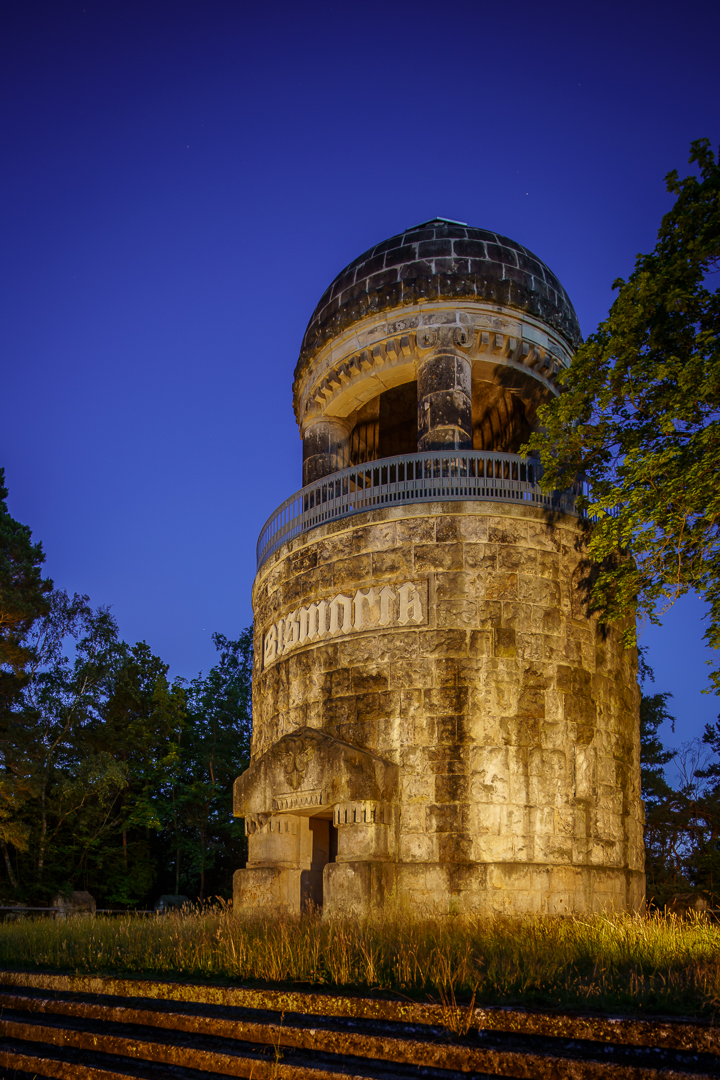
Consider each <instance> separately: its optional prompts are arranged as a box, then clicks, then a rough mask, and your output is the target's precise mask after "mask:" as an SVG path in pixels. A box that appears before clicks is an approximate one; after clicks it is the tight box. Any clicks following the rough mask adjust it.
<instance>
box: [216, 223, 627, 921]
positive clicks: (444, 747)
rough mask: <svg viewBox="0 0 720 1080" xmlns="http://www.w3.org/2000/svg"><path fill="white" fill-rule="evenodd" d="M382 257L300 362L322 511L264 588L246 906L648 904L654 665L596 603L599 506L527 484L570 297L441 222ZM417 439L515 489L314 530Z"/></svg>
mask: <svg viewBox="0 0 720 1080" xmlns="http://www.w3.org/2000/svg"><path fill="white" fill-rule="evenodd" d="M489 237H492V241H491V240H490V239H489ZM423 245H425V248H424V251H423ZM432 245H435V247H434V249H433V248H432ZM463 245H464V247H463ZM473 245H475V246H473ZM378 248H381V249H383V250H382V251H378V249H377V248H376V249H374V250H373V251H372V252H370V253H367V255H366V256H364V257H361V259H359V260H356V261H355V263H354V264H351V268H349V270H347V271H344V272H343V274H342V275H340V276H339V278H338V279H337V282H336V283H334V285H333V286H331V288H330V289H329V290H328V293H326V294H325V297H324V298H323V300H322V301H321V303H320V304H319V305H318V311H317V312H316V314H315V315H314V316H313V319H312V320H311V323H310V326H309V328H308V332H307V333H306V337H305V342H304V344H303V350H302V353H301V359H300V361H299V363H298V368H297V371H296V381H295V405H296V413H297V416H298V421H299V424H300V429H301V433H302V435H303V440H304V450H305V453H304V462H305V464H304V482H305V484H306V485H309V486H308V487H306V488H305V489H304V491H305V497H304V502H303V499H302V498H299V500H298V505H300V506H301V508H304V510H305V512H306V518H305V519H303V520H304V522H305V525H304V526H303V528H302V529H299V530H298V529H296V530H295V533H294V535H291V536H290V535H289V536H288V539H287V540H285V541H283V538H282V534H281V533H279V534H278V535H279V537H280V540H279V541H277V542H276V543H275V546H274V550H271V549H268V551H269V554H268V553H266V554H264V555H263V559H264V561H263V563H262V565H261V566H260V569H259V571H258V575H257V578H256V581H255V585H254V588H253V610H254V615H255V634H256V638H255V672H254V689H253V708H254V732H253V746H252V763H251V766H250V768H249V769H248V770H247V772H246V773H244V774H243V775H242V776H241V777H239V778H238V780H237V782H236V788H235V813H236V814H237V815H238V816H240V817H243V818H244V819H245V823H246V830H247V834H248V838H249V860H248V865H247V867H246V868H245V869H243V870H239V871H238V872H237V873H236V877H235V908H236V911H237V912H238V913H239V914H265V913H269V912H286V913H290V914H299V913H300V912H301V910H302V909H303V907H307V906H308V905H310V904H311V903H313V904H315V905H316V906H322V909H323V913H324V914H326V915H334V914H351V915H358V916H362V915H370V914H378V913H380V912H382V911H385V910H388V909H391V908H393V906H394V905H397V904H399V905H401V906H403V907H406V908H410V909H414V910H416V911H419V912H424V913H438V914H449V913H453V912H457V911H480V912H487V913H499V912H504V913H511V912H551V913H563V912H583V911H591V910H605V909H606V910H625V909H628V908H629V909H635V908H639V907H640V906H641V905H642V903H643V898H644V875H643V859H644V855H643V845H642V803H641V801H640V775H639V719H638V689H637V683H636V657H635V655H634V653H633V652H631V651H627V650H624V649H623V648H622V647H621V645H620V642H619V635H618V633H617V632H616V631H615V630H613V629H611V630H610V631H604V630H603V629H602V628H601V627H599V626H598V624H597V620H596V619H595V618H594V617H593V616H591V615H589V614H588V612H587V609H586V604H585V591H584V582H585V581H586V578H587V564H586V562H585V560H584V556H583V544H584V535H585V532H584V528H585V527H584V525H583V523H582V521H581V519H579V518H578V517H577V516H576V515H575V514H573V513H568V512H561V511H558V510H557V509H556V508H550V509H548V508H547V507H546V506H543V505H537V504H533V502H532V501H531V500H532V499H533V498H535V496H534V495H532V494H531V493H530V494H528V492H529V491H530V486H529V485H527V484H526V485H525V489H526V490H524V491H520V488H521V487H522V485H521V484H520V482H519V479H518V482H517V483H515V484H514V485H513V484H512V483H511V481H512V479H513V477H516V479H517V478H519V477H520V476H521V475H522V476H525V475H526V473H525V472H522V473H521V469H522V470H524V469H525V465H524V464H522V461H521V459H519V458H518V459H517V461H516V460H515V459H514V458H513V456H512V455H514V454H516V452H517V449H518V448H519V446H520V445H521V443H522V441H523V439H524V438H525V436H526V434H527V432H528V431H529V430H531V429H532V427H533V425H534V423H535V412H536V409H537V406H538V404H540V403H541V402H542V401H543V400H546V399H547V397H548V396H549V395H550V394H552V393H554V392H556V390H555V385H554V383H555V376H556V375H557V372H558V371H559V370H560V368H561V367H562V366H564V365H566V364H567V363H569V362H570V359H571V355H572V347H573V346H574V344H575V343H576V342H577V340H578V337H579V333H578V330H577V322H576V320H575V315H574V312H573V310H572V306H571V305H570V302H569V300H568V299H567V297H566V295H565V294H564V292H563V291H562V288H561V286H560V285H559V283H558V282H557V279H555V278H554V277H553V276H552V275H551V273H550V271H548V270H547V268H545V267H543V266H542V264H540V263H539V262H537V261H536V260H534V257H533V256H532V255H531V254H530V253H528V252H526V251H525V249H521V248H519V246H518V245H512V244H511V242H510V241H506V240H504V238H498V237H497V236H495V234H487V233H483V232H482V231H481V230H473V229H468V228H466V227H464V226H459V225H456V224H454V223H447V222H442V221H440V220H438V221H436V222H432V223H428V224H427V225H424V226H420V227H418V228H417V229H415V230H409V231H408V233H406V234H403V235H401V236H400V237H397V238H394V240H392V241H387V242H386V243H385V244H384V245H378ZM453 248H455V249H456V250H458V253H457V255H456V256H454V255H453V254H452V252H453ZM429 249H432V250H435V251H442V252H445V253H446V254H443V255H437V256H435V257H432V256H431V254H430V250H429ZM463 250H470V251H472V252H474V253H475V255H474V257H475V259H476V261H478V262H479V261H480V259H479V255H478V252H479V251H481V250H482V251H484V252H485V254H486V258H485V263H486V264H487V265H485V267H484V270H485V278H483V276H482V273H481V270H482V267H481V268H480V269H478V267H474V268H471V267H470V263H471V262H472V259H471V258H470V256H469V255H462V254H461V252H462V251H463ZM448 251H450V253H451V254H450V255H448V254H447V252H448ZM498 252H501V253H504V254H503V257H504V258H505V259H506V260H511V259H512V258H514V259H515V262H514V263H512V265H510V263H509V262H508V264H507V265H506V264H498V263H497V261H496V260H494V256H495V255H496V254H497V253H498ZM393 253H395V254H393ZM513 253H514V254H513ZM491 256H492V257H491ZM388 258H390V259H391V265H392V268H393V273H395V278H392V274H390V277H389V278H388V279H387V280H385V284H384V285H382V283H381V282H380V283H376V285H377V287H376V286H375V285H373V284H372V278H373V275H375V276H376V277H377V276H378V275H380V277H382V275H383V273H386V271H387V269H388V268H386V267H385V262H386V261H387V259H388ZM401 258H402V259H405V262H404V263H403V262H401V261H397V260H399V259H401ZM522 259H524V260H525V267H524V269H523V268H522V267H521V266H520V265H519V264H520V262H521V261H522ZM378 260H380V262H382V264H383V265H382V266H381V268H380V269H377V267H378V265H379V263H378ZM392 260H395V261H392ZM531 260H532V266H531ZM448 262H453V264H454V270H452V272H451V271H450V270H449V269H448V267H447V265H446V264H447V263H448ZM418 263H423V267H424V270H423V272H424V274H425V276H424V278H421V281H422V283H423V288H424V289H425V290H426V295H425V297H424V298H423V297H421V296H419V295H418V288H419V287H420V286H418V285H417V280H418V279H419V277H420V274H419V270H418V265H417V264H418ZM490 264H492V265H490ZM498 265H500V266H501V269H500V270H498ZM368 266H369V267H370V269H369V270H368V269H367V268H368ZM409 266H413V267H414V268H415V272H416V277H415V278H414V279H413V278H412V277H411V275H410V274H409V273H406V274H405V276H404V277H403V276H402V272H403V268H405V269H406V270H407V267H409ZM528 267H530V269H532V270H533V271H534V272H533V273H530V270H529V269H528ZM535 267H540V270H539V271H538V270H537V269H535ZM373 268H374V269H373ZM503 274H504V275H505V276H504V277H503V276H502V275H503ZM522 275H525V276H524V277H523V280H522V283H520V284H522V289H519V291H516V292H514V291H513V288H514V286H515V285H518V281H516V279H519V278H520V277H522ZM349 277H352V278H353V280H352V281H351V282H350V284H345V285H344V286H343V281H345V282H346V283H347V281H348V280H349ZM412 280H415V281H416V285H415V286H413V289H410V288H409V286H408V291H407V292H403V291H402V290H403V289H405V287H406V286H405V284H402V283H407V282H408V281H412ZM398 281H399V282H401V285H400V286H399V287H398V286H397V282H398ZM358 282H360V284H361V288H360V291H358V289H359V286H358ZM483 282H484V284H483ZM533 282H535V285H536V291H535V292H533V287H532V283H533ZM338 283H339V284H338ZM393 283H394V284H393ZM552 283H554V284H552ZM540 285H542V288H540ZM383 288H384V289H385V292H384V293H383V291H382V290H383ZM398 289H399V291H398ZM443 289H444V290H445V291H446V292H452V293H453V295H452V296H447V295H443ZM523 289H525V292H523V291H522V290H523ZM353 290H355V291H354V292H353ZM362 290H364V291H362ZM413 290H414V291H413ZM433 290H434V291H433ZM543 290H544V291H543ZM334 295H336V296H337V297H339V298H340V299H339V303H338V304H337V305H336V306H335V307H334V308H333V307H332V303H333V296H334ZM343 297H344V298H345V299H344V302H343ZM362 297H365V299H364V300H363V299H362ZM353 305H354V306H353ZM372 307H374V308H375V310H369V308H372ZM328 312H329V314H328ZM418 451H419V452H421V453H422V454H427V455H432V454H434V455H435V458H434V460H435V462H436V464H438V466H439V468H441V469H442V468H443V467H446V466H447V463H448V462H450V464H451V465H452V463H453V462H455V461H456V460H461V461H462V468H463V469H465V470H466V472H467V471H468V470H469V469H470V467H471V466H472V469H476V468H477V469H480V468H482V469H483V470H484V472H483V475H484V476H489V475H490V473H491V472H492V477H493V479H492V480H488V481H483V482H482V483H486V484H487V485H488V486H487V487H481V486H480V484H481V482H480V481H477V486H476V488H475V489H474V490H475V491H476V492H477V493H479V494H478V496H477V497H473V498H468V499H464V498H463V497H462V489H461V488H460V487H452V486H448V487H447V491H448V493H449V494H448V496H447V498H441V499H438V498H433V497H432V492H430V491H429V489H426V488H423V489H422V490H420V491H418V483H415V487H414V489H413V491H412V493H411V496H409V495H408V492H407V491H404V492H403V493H402V498H403V499H404V500H405V502H404V503H402V502H400V498H401V497H400V495H398V494H397V493H395V494H392V492H396V489H397V487H398V486H397V485H396V487H395V488H392V485H390V486H386V487H385V488H382V489H381V488H377V489H373V491H375V490H378V491H382V492H383V494H382V495H381V496H378V497H377V499H376V501H377V502H378V503H381V502H382V500H385V502H386V504H385V505H378V506H377V507H376V508H371V509H365V510H363V511H361V512H357V511H356V512H353V513H351V512H349V511H348V510H345V511H343V515H344V516H338V517H337V519H336V520H328V521H326V522H325V523H319V522H318V521H317V520H316V519H312V522H311V525H312V527H307V521H308V520H309V519H308V518H307V507H308V506H310V505H311V503H312V498H310V496H309V495H308V493H309V492H312V491H316V492H317V491H319V490H320V489H319V487H318V482H319V481H322V480H323V479H324V478H328V480H329V481H330V482H332V481H333V478H334V477H338V478H339V479H338V483H337V485H336V488H337V490H339V489H340V487H341V484H340V480H341V479H342V478H343V477H346V478H347V476H348V475H350V474H349V473H348V472H347V470H348V469H350V468H351V467H356V469H362V466H363V465H364V464H366V465H372V463H374V462H378V463H380V462H383V463H386V464H387V463H392V462H400V461H401V460H402V461H403V462H405V461H406V460H407V461H411V460H413V458H412V455H413V452H415V453H416V455H417V452H418ZM496 451H497V452H500V453H501V454H502V458H499V459H498V461H497V463H496V465H495V466H494V471H493V466H492V463H489V457H488V455H492V453H493V452H496ZM480 452H482V454H484V455H485V457H486V458H487V459H488V460H486V461H485V463H484V464H477V463H476V460H475V459H478V460H479V458H480V457H481V456H482V454H481V453H480ZM440 453H442V454H446V455H452V454H454V453H455V454H458V455H462V454H464V455H465V456H464V457H462V458H457V459H455V458H452V457H447V458H445V457H441V456H440ZM393 455H394V456H393ZM398 455H405V457H403V458H401V457H398ZM408 455H410V456H409V457H408ZM473 455H474V456H473ZM443 463H444V464H443ZM403 467H405V466H403ZM389 468H390V465H388V469H389ZM392 468H393V469H396V471H395V472H393V473H392V476H397V475H399V472H397V468H399V466H398V467H397V468H396V466H395V465H393V466H392ZM342 470H345V471H344V472H343V471H342ZM513 470H515V471H513ZM360 475H362V474H361V473H353V474H352V475H351V476H350V482H351V486H352V484H355V485H357V482H358V476H360ZM378 475H379V474H378ZM390 475H391V474H390V472H388V476H390ZM427 475H429V473H427ZM528 475H529V474H528ZM498 476H500V478H501V479H500V480H498V479H497V477H498ZM380 480H382V476H380ZM343 482H344V483H345V486H346V488H347V483H348V481H347V479H346V480H345V481H343ZM378 482H379V481H378ZM423 483H426V482H425V481H422V482H420V485H419V486H420V487H422V484H423ZM450 483H451V482H450V481H448V484H449V485H450ZM455 483H457V482H455ZM491 483H494V484H495V488H493V489H491V488H490V486H489V485H490V484H491ZM313 484H314V485H315V488H314V489H313V488H312V486H311V485H313ZM503 485H505V486H504V487H503ZM326 486H327V485H326ZM330 486H331V487H332V483H331V484H330ZM406 486H412V485H406ZM513 486H514V488H515V489H516V490H514V491H512V490H511V488H513ZM336 488H333V494H334V493H335V491H336ZM324 490H325V489H324ZM388 492H390V494H388ZM314 497H316V496H313V498H314ZM317 497H318V498H319V496H317ZM324 497H325V495H323V498H324ZM348 499H350V501H352V496H348ZM393 499H395V500H397V501H396V502H395V504H391V503H392V500H393ZM334 512H335V513H338V512H337V511H334ZM285 516H286V517H287V514H286V515H285ZM330 516H331V515H330ZM278 520H280V519H279V518H278ZM283 520H284V519H283ZM298 520H300V519H298Z"/></svg>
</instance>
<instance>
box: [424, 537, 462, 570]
mask: <svg viewBox="0 0 720 1080" xmlns="http://www.w3.org/2000/svg"><path fill="white" fill-rule="evenodd" d="M462 568H463V546H462V544H435V543H432V544H415V570H416V572H418V573H422V572H426V571H433V570H462Z"/></svg>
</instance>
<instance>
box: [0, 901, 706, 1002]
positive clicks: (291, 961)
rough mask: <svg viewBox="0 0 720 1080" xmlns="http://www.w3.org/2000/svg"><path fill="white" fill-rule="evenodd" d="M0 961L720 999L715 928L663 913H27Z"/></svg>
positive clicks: (426, 990)
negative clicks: (371, 917)
mask: <svg viewBox="0 0 720 1080" xmlns="http://www.w3.org/2000/svg"><path fill="white" fill-rule="evenodd" d="M0 967H5V968H16V969H17V968H26V969H27V968H38V969H43V970H57V971H65V972H73V973H75V972H77V973H97V974H99V973H108V974H109V973H113V974H121V975H122V974H127V975H130V974H132V975H137V974H145V975H148V976H151V977H160V978H168V977H171V978H173V977H182V978H186V979H194V980H197V979H203V980H211V981H228V980H229V981H232V982H240V983H244V984H275V985H277V984H284V985H294V986H296V987H299V986H302V987H307V988H311V987H312V988H315V989H326V990H331V989H334V988H344V989H355V990H357V991H360V992H364V993H367V992H369V991H374V992H377V991H389V992H394V993H400V994H403V995H405V996H408V997H413V998H419V999H425V1000H428V999H430V1000H435V1001H440V1000H445V1001H447V1000H452V999H453V998H454V999H456V1000H457V1001H458V1002H460V1001H463V1000H465V1001H468V1000H470V999H471V998H472V997H473V995H474V996H475V1000H476V1003H477V1004H478V1005H480V1004H495V1005H498V1004H503V1005H511V1004H522V1005H526V1006H536V1007H538V1006H542V1007H547V1006H552V1007H554V1008H558V1007H563V1008H568V1007H570V1008H581V1009H593V1010H598V1009H599V1010H609V1011H615V1012H633V1013H638V1012H640V1013H646V1014H647V1013H668V1014H669V1013H675V1014H683V1015H711V1014H712V1013H713V1012H715V1011H716V1009H717V1008H718V1005H719V1004H720V926H717V925H716V924H714V923H712V922H709V921H707V919H705V918H704V917H702V916H696V917H692V918H690V919H688V920H683V919H679V918H677V917H676V916H673V915H671V916H666V915H659V914H653V915H648V916H644V917H639V916H613V917H610V918H606V917H604V916H593V917H588V918H584V919H581V918H541V917H538V918H525V919H509V918H507V919H497V920H494V921H491V920H488V919H480V918H455V919H452V920H447V921H417V920H411V919H402V918H400V919H397V920H395V921H393V922H392V923H388V922H386V923H382V924H381V923H375V922H368V923H347V922H346V923H343V922H322V920H320V919H316V918H307V919H303V920H302V921H300V922H294V921H291V920H278V919H274V920H266V921H262V922H239V921H238V920H236V919H234V918H233V916H232V914H231V912H230V911H229V909H224V910H223V909H218V908H214V909H212V908H208V909H206V910H204V911H196V912H193V913H191V914H180V913H173V914H170V915H166V916H152V917H150V918H138V917H134V916H132V915H129V916H122V917H119V918H104V917H100V916H98V917H95V918H93V917H88V916H85V917H83V916H78V917H74V918H70V919H66V920H62V921H52V920H50V919H41V918H40V919H33V918H25V919H21V920H18V921H16V922H6V923H2V924H0Z"/></svg>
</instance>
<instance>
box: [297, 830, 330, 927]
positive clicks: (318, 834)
mask: <svg viewBox="0 0 720 1080" xmlns="http://www.w3.org/2000/svg"><path fill="white" fill-rule="evenodd" d="M308 824H309V825H310V832H311V834H312V838H313V847H312V862H311V864H310V869H309V870H303V872H302V874H301V876H300V909H301V911H302V912H303V914H304V915H309V914H312V913H313V912H316V913H317V912H320V911H322V906H323V870H324V869H325V867H326V866H327V864H328V863H333V862H335V861H336V859H337V827H336V826H335V825H333V822H332V819H331V818H325V817H319V816H318V817H311V818H310V821H309V823H308Z"/></svg>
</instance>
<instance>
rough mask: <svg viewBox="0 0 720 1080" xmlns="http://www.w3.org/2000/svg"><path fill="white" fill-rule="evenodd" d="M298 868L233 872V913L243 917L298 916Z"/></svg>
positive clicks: (299, 873)
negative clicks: (271, 913)
mask: <svg viewBox="0 0 720 1080" xmlns="http://www.w3.org/2000/svg"><path fill="white" fill-rule="evenodd" d="M301 875H302V871H301V870H288V869H279V868H276V867H255V868H252V869H247V870H236V871H235V874H234V875H233V914H234V915H237V916H239V917H240V918H243V919H248V918H263V917H266V916H267V914H268V912H273V914H276V915H289V916H291V917H297V916H299V915H300V878H301Z"/></svg>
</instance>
